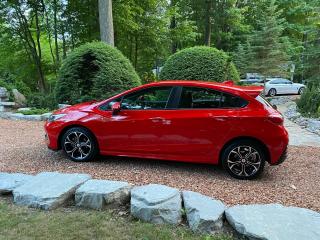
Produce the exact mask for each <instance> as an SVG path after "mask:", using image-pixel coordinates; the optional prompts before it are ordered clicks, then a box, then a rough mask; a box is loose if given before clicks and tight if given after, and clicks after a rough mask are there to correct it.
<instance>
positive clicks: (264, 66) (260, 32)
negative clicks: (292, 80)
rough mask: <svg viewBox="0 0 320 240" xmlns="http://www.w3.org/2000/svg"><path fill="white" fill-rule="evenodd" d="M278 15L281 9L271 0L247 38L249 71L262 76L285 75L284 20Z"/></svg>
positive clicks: (286, 62) (286, 60)
mask: <svg viewBox="0 0 320 240" xmlns="http://www.w3.org/2000/svg"><path fill="white" fill-rule="evenodd" d="M280 15H281V11H280V10H278V7H277V5H276V4H275V1H274V0H272V1H270V4H269V5H268V6H267V7H266V9H265V11H264V12H263V14H262V16H261V17H260V19H259V20H257V26H258V29H257V30H256V31H255V32H254V34H253V35H251V36H250V38H249V42H250V45H251V50H252V61H251V62H250V63H249V65H248V70H250V72H257V73H260V74H262V75H264V76H286V75H287V70H286V65H287V64H288V55H287V53H286V47H287V46H285V45H286V44H285V43H286V42H287V41H285V39H284V38H282V32H283V23H284V20H283V19H282V18H281V17H280Z"/></svg>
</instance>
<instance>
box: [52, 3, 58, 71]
mask: <svg viewBox="0 0 320 240" xmlns="http://www.w3.org/2000/svg"><path fill="white" fill-rule="evenodd" d="M57 8H58V6H57V0H54V1H53V18H54V19H53V28H54V45H55V50H56V64H57V66H59V65H60V56H59V46H58V24H57Z"/></svg>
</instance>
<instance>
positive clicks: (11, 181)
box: [0, 173, 33, 194]
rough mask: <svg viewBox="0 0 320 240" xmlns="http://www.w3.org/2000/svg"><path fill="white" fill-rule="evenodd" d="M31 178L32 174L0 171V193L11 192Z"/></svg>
mask: <svg viewBox="0 0 320 240" xmlns="http://www.w3.org/2000/svg"><path fill="white" fill-rule="evenodd" d="M32 178H33V176H32V175H27V174H22V173H0V194H4V193H11V192H12V191H13V190H14V189H16V188H17V187H19V186H21V185H23V184H25V183H26V182H28V181H30V180H31V179H32Z"/></svg>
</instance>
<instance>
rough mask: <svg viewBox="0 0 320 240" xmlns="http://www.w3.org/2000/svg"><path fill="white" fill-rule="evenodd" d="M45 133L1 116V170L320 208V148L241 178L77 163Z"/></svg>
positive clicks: (163, 167) (124, 161) (149, 164)
mask: <svg viewBox="0 0 320 240" xmlns="http://www.w3.org/2000/svg"><path fill="white" fill-rule="evenodd" d="M43 137H44V131H43V123H42V122H24V121H12V120H3V119H0V172H1V171H2V172H3V171H7V172H24V173H33V174H35V173H38V172H41V171H61V172H69V173H72V172H83V173H89V174H91V175H92V176H94V177H97V178H98V177H99V178H105V179H112V180H126V181H129V182H130V183H133V184H137V185H141V184H147V183H162V184H167V185H169V186H173V187H177V188H180V189H185V190H193V191H198V192H201V193H203V194H206V195H208V196H211V197H215V198H218V199H220V200H222V201H224V202H225V203H227V204H230V205H233V204H249V203H271V202H277V203H283V204H286V205H294V206H300V207H307V208H311V209H313V210H316V211H320V148H313V147H289V157H288V159H287V160H286V161H285V162H284V163H283V164H282V165H280V166H274V167H269V166H266V168H265V172H264V174H263V175H262V177H261V178H260V179H257V180H255V181H239V180H235V179H232V178H230V177H229V176H228V175H227V174H226V173H225V172H224V171H223V170H222V169H220V168H219V167H215V166H211V165H196V164H187V163H175V162H169V161H168V162H166V161H155V160H141V159H129V158H115V157H103V158H102V157H101V158H100V159H98V160H97V161H95V162H91V163H74V162H71V161H69V160H67V159H66V158H65V157H64V155H63V153H62V152H61V151H60V152H53V151H50V150H48V149H47V147H46V146H45V144H44V141H43Z"/></svg>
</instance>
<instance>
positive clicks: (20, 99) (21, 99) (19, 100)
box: [12, 89, 27, 107]
mask: <svg viewBox="0 0 320 240" xmlns="http://www.w3.org/2000/svg"><path fill="white" fill-rule="evenodd" d="M12 95H13V97H14V101H15V102H16V104H17V105H18V106H20V107H22V106H25V105H26V102H27V99H26V97H25V96H24V95H23V94H22V93H20V92H19V91H18V89H12Z"/></svg>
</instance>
